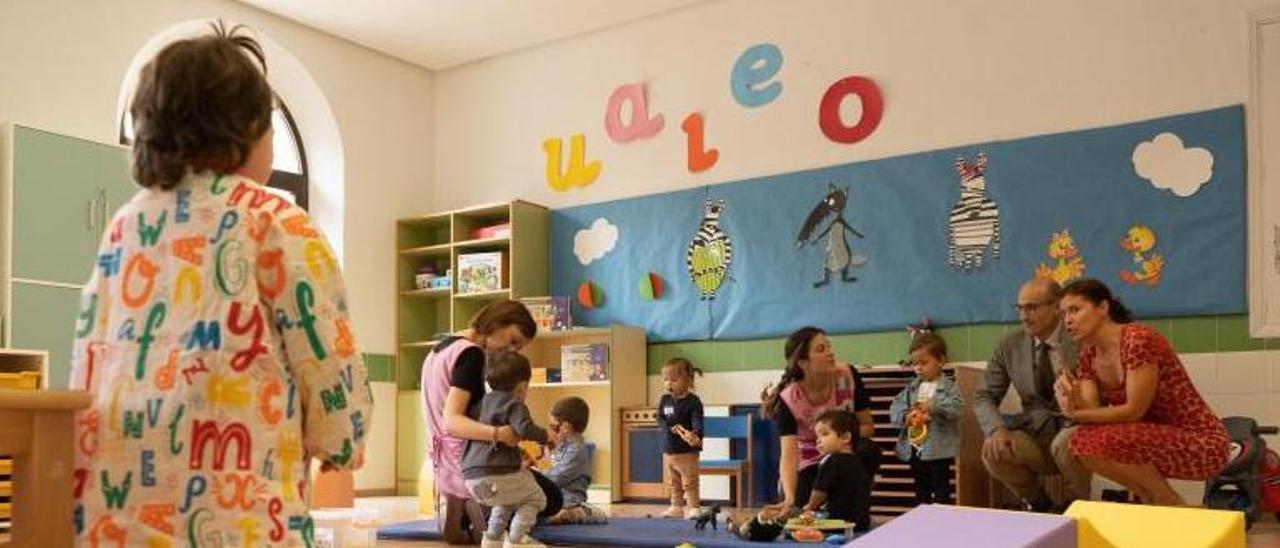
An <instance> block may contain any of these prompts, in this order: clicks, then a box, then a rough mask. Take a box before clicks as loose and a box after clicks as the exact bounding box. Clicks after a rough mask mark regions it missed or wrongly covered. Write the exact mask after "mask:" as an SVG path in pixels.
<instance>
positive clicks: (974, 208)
mask: <svg viewBox="0 0 1280 548" xmlns="http://www.w3.org/2000/svg"><path fill="white" fill-rule="evenodd" d="M955 168H956V173H958V174H960V201H958V202H956V205H954V206H952V208H951V218H950V222H949V223H948V225H949V226H950V228H951V235H950V237H949V238H948V245H947V255H948V261H947V262H948V263H950V264H951V268H954V269H957V270H963V271H965V272H968V271H971V270H975V269H978V268H982V266H983V265H984V264H985V263H986V262H987V258H986V254H987V248H988V247H990V248H991V259H990V260H992V261H994V260H997V259H999V258H1000V209H999V208H998V207H996V203H995V201H993V200H992V199H990V198H988V197H987V178H986V171H987V155H986V153H983V152H979V153H978V156H977V157H976V158H974V161H973V162H972V163H970V162H968V161H966V160H965V159H964V158H956V161H955Z"/></svg>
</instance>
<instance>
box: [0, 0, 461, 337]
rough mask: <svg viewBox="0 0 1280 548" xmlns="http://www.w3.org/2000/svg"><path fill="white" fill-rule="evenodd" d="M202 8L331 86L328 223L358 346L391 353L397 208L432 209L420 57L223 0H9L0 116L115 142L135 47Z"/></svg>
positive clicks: (429, 130) (428, 79)
mask: <svg viewBox="0 0 1280 548" xmlns="http://www.w3.org/2000/svg"><path fill="white" fill-rule="evenodd" d="M206 17H222V18H224V19H226V20H227V22H228V23H233V24H234V23H246V24H249V25H250V26H253V27H254V28H256V29H258V30H259V31H260V32H262V33H264V34H266V35H267V36H268V37H269V38H270V39H272V40H274V41H275V42H277V43H279V44H280V45H281V46H283V47H284V48H286V49H288V50H289V51H290V52H291V53H292V54H293V55H294V56H296V57H297V58H298V59H299V60H300V61H301V62H302V64H303V65H305V67H306V68H307V70H308V71H310V73H311V76H312V77H313V78H314V79H315V81H316V83H317V84H318V85H319V87H320V88H321V92H322V93H323V94H324V95H325V96H326V97H327V99H328V101H329V105H330V108H331V109H332V111H333V114H334V117H335V118H336V120H337V125H338V131H339V132H340V133H341V137H342V144H343V148H344V150H343V151H342V152H343V156H344V158H345V167H344V168H343V173H342V179H343V180H344V181H345V185H346V189H345V192H344V194H345V214H344V218H342V219H338V220H335V221H334V224H336V226H339V227H341V228H342V232H343V234H336V235H335V236H337V237H340V241H341V243H342V245H341V249H340V254H341V255H342V256H343V263H344V264H343V266H344V268H345V272H346V277H347V288H348V291H349V293H350V299H349V300H350V306H351V313H352V316H353V324H354V328H355V331H356V334H357V337H358V338H359V341H360V344H361V347H362V349H363V350H365V351H367V352H379V353H387V354H389V353H392V352H393V351H394V342H393V337H392V332H391V330H392V314H391V312H390V310H392V306H393V304H394V292H393V290H392V289H391V283H392V268H393V266H394V262H393V259H394V255H393V242H392V239H393V237H394V231H393V226H394V225H393V220H394V219H395V218H396V217H399V216H407V215H411V214H418V213H422V212H425V211H431V210H434V209H437V208H436V207H435V206H434V205H433V204H431V203H430V202H429V197H430V188H431V184H430V178H431V174H432V173H433V171H434V166H433V157H432V150H433V146H432V141H433V139H434V128H433V126H432V114H431V113H432V109H433V108H434V102H433V100H432V95H433V93H434V92H433V86H434V83H433V76H432V74H431V73H430V72H428V71H426V70H425V69H422V68H419V67H416V66H413V65H409V64H407V63H404V62H402V61H398V60H395V59H393V58H391V57H388V56H385V55H382V54H379V53H376V52H373V51H371V50H368V49H366V48H363V47H361V46H357V45H354V44H352V43H350V42H346V41H343V40H340V39H337V38H334V37H332V36H330V35H327V34H323V33H320V32H318V31H315V30H311V29H309V28H306V27H303V26H301V25H297V24H294V23H292V22H289V21H286V20H284V19H281V18H278V17H275V16H273V15H269V14H267V13H265V12H261V11H258V10H256V9H254V8H250V7H247V6H245V5H243V4H239V3H236V2H231V1H230V0H127V1H115V2H82V1H79V0H6V1H3V2H0V121H7V122H21V123H24V124H29V125H32V126H34V127H38V128H41V129H46V130H50V131H54V132H58V133H63V134H68V135H74V136H77V137H83V138H87V139H91V140H94V141H99V142H107V143H114V142H116V138H117V127H116V115H117V112H116V102H117V97H118V95H119V92H120V86H121V83H122V82H123V81H124V77H125V71H126V69H127V68H128V66H129V62H130V60H131V59H132V58H133V56H134V54H135V53H136V52H137V51H138V50H139V49H140V48H142V47H143V45H144V44H146V42H147V40H148V39H149V38H151V37H152V36H154V35H156V34H158V33H160V32H163V31H164V30H165V29H167V28H169V27H170V26H172V25H175V24H178V23H181V22H184V21H187V20H190V19H197V18H206ZM268 63H270V60H269V59H268ZM299 123H300V124H305V123H306V122H305V121H304V120H300V121H299ZM313 163H314V162H313ZM326 224H328V223H326ZM335 239H338V238H335ZM85 266H86V272H88V270H87V268H88V265H87V264H86V265H85Z"/></svg>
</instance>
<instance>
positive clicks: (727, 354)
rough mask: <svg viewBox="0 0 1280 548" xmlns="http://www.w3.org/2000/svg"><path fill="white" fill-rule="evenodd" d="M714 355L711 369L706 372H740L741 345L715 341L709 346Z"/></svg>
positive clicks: (735, 342)
mask: <svg viewBox="0 0 1280 548" xmlns="http://www.w3.org/2000/svg"><path fill="white" fill-rule="evenodd" d="M711 351H712V354H713V355H714V358H713V360H712V363H713V365H712V369H707V371H712V370H715V371H741V370H742V343H740V342H738V341H715V342H713V343H712V344H711Z"/></svg>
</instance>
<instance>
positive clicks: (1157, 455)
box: [1071, 323, 1229, 480]
mask: <svg viewBox="0 0 1280 548" xmlns="http://www.w3.org/2000/svg"><path fill="white" fill-rule="evenodd" d="M1097 354H1098V352H1097V349H1096V348H1090V349H1088V350H1086V351H1085V352H1084V353H1082V354H1081V355H1080V367H1079V374H1080V377H1081V378H1082V379H1092V380H1093V381H1094V382H1095V383H1097V385H1098V393H1099V395H1100V396H1101V399H1102V403H1103V405H1120V404H1123V403H1124V402H1125V398H1126V394H1125V384H1124V379H1123V378H1122V379H1121V381H1120V385H1119V386H1115V387H1106V386H1103V385H1102V382H1101V381H1099V380H1098V373H1097V371H1096V370H1095V369H1094V365H1093V362H1094V360H1095V359H1096V357H1097ZM1120 365H1121V367H1122V368H1123V369H1124V371H1125V375H1126V377H1127V375H1128V372H1129V371H1131V370H1134V369H1137V368H1139V367H1156V368H1158V369H1159V380H1158V381H1157V384H1156V397H1155V400H1153V401H1152V402H1151V407H1150V408H1148V409H1147V414H1146V415H1145V416H1143V417H1142V420H1140V421H1137V422H1112V423H1095V424H1084V425H1081V426H1080V427H1079V428H1078V429H1077V430H1076V432H1075V434H1074V435H1073V436H1071V452H1072V453H1075V454H1076V455H1077V456H1081V457H1096V458H1101V459H1106V460H1109V461H1114V462H1121V463H1125V464H1143V463H1151V464H1152V465H1154V466H1155V467H1156V469H1157V470H1159V471H1160V475H1162V476H1164V477H1166V478H1176V479H1184V480H1205V479H1208V478H1209V477H1210V476H1212V475H1214V474H1216V473H1218V471H1220V470H1222V467H1223V466H1226V464H1227V453H1228V443H1229V441H1228V438H1227V431H1226V429H1225V428H1224V427H1223V426H1222V421H1220V420H1218V417H1217V416H1216V415H1214V414H1213V411H1212V410H1211V409H1209V405H1208V404H1206V403H1205V401H1204V398H1201V397H1200V393H1199V392H1198V391H1196V388H1195V386H1194V385H1192V384H1191V378H1190V377H1188V376H1187V370H1186V369H1185V368H1183V367H1182V362H1181V361H1179V360H1178V356H1177V355H1176V354H1174V352H1173V348H1172V347H1171V346H1169V341H1166V340H1165V339H1164V337H1162V336H1161V335H1160V334H1159V333H1157V332H1156V331H1155V330H1154V329H1152V328H1150V327H1147V326H1145V325H1140V324H1136V323H1130V324H1125V325H1124V326H1122V327H1121V330H1120Z"/></svg>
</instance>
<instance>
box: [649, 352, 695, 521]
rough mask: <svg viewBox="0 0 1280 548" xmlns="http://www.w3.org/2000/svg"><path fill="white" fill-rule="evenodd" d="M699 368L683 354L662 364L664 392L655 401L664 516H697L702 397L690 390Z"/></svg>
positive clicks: (692, 517)
mask: <svg viewBox="0 0 1280 548" xmlns="http://www.w3.org/2000/svg"><path fill="white" fill-rule="evenodd" d="M694 373H697V374H699V375H701V374H702V370H701V369H698V368H696V367H694V366H693V364H692V363H690V362H689V360H686V359H684V358H671V359H669V360H667V363H665V364H663V365H662V383H663V384H664V385H665V386H666V389H667V393H666V394H663V395H662V400H661V401H659V402H658V430H659V431H661V432H663V433H665V435H664V436H663V438H662V440H663V441H662V473H663V475H664V476H666V481H667V486H668V487H669V488H670V489H671V507H670V508H667V510H666V511H665V512H663V513H662V517H664V518H684V519H697V517H698V514H699V513H700V510H699V507H700V506H701V499H700V498H699V494H698V454H699V453H701V452H702V434H703V432H702V400H700V399H698V396H697V395H696V394H694V393H693V392H691V391H690V390H691V389H692V388H693V375H694Z"/></svg>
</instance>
